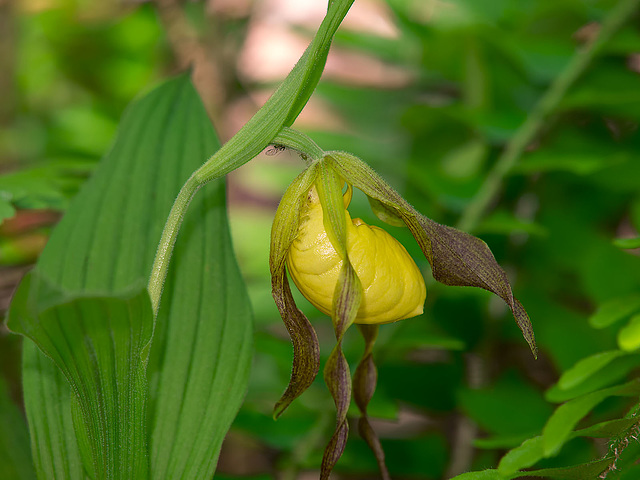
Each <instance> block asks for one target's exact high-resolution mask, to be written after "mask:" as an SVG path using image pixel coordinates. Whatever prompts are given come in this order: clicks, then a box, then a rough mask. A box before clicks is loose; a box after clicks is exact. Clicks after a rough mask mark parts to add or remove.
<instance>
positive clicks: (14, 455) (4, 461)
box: [0, 377, 36, 480]
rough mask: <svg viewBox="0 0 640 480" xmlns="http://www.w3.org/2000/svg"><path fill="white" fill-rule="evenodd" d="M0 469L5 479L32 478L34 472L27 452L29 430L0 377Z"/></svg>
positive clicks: (21, 479)
mask: <svg viewBox="0 0 640 480" xmlns="http://www.w3.org/2000/svg"><path fill="white" fill-rule="evenodd" d="M0 471H1V472H2V478H4V479H5V480H33V479H35V478H36V472H35V470H34V468H33V462H32V460H31V455H30V453H29V432H28V430H27V424H26V422H25V419H24V417H23V415H22V413H21V412H20V411H19V409H18V407H17V406H16V405H15V404H14V403H13V402H12V400H11V398H10V396H9V389H8V386H7V384H6V382H5V381H4V379H3V378H2V377H0Z"/></svg>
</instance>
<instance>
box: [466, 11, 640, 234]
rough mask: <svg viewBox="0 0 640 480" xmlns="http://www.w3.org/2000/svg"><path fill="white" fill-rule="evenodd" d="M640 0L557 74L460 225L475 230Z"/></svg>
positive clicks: (613, 15) (613, 16) (610, 19)
mask: <svg viewBox="0 0 640 480" xmlns="http://www.w3.org/2000/svg"><path fill="white" fill-rule="evenodd" d="M639 2H640V0H621V1H620V2H619V3H618V4H617V5H616V6H615V7H614V8H613V9H612V10H611V12H610V13H609V14H608V16H607V17H606V18H605V19H604V21H603V22H602V26H601V27H600V32H599V33H598V35H597V36H596V38H595V39H593V40H592V41H591V43H589V44H588V45H587V46H586V47H584V48H582V49H581V50H579V51H578V52H577V53H576V54H575V55H574V56H573V58H572V59H571V61H570V62H569V63H568V64H567V66H566V67H565V68H564V70H563V71H562V72H561V73H560V75H558V77H556V79H555V80H554V82H553V83H552V84H551V85H550V87H549V89H548V90H547V91H546V92H545V93H544V95H543V96H542V98H540V100H539V101H538V103H537V104H536V105H535V106H534V108H533V111H532V112H531V114H530V115H529V116H528V117H527V119H526V120H525V122H524V123H523V124H522V125H521V126H520V128H519V129H518V130H517V131H516V133H515V135H514V136H513V137H512V138H511V140H510V141H509V143H508V144H507V146H506V147H505V149H504V151H503V152H502V155H501V156H500V157H499V158H498V160H497V161H496V163H495V165H494V166H493V168H492V169H491V171H490V172H489V175H488V176H487V178H486V180H485V181H484V183H483V184H482V186H481V187H480V190H478V192H477V193H476V195H475V196H474V198H473V199H472V200H471V202H470V203H469V205H468V206H467V208H466V210H465V211H464V212H463V214H462V217H461V218H460V221H459V222H458V228H460V229H461V230H466V231H469V230H473V229H474V228H475V227H476V226H477V224H478V223H479V222H480V220H481V219H482V217H483V215H484V214H485V213H486V211H487V209H488V208H489V205H490V204H491V202H492V200H493V199H494V198H495V196H496V194H497V192H498V190H499V189H500V186H501V185H502V181H503V180H504V177H505V176H506V175H507V174H508V173H509V172H510V171H511V169H512V168H513V167H514V165H515V164H516V163H517V162H518V160H519V159H520V157H521V156H522V154H523V153H524V151H525V149H526V148H527V146H528V145H529V144H530V143H531V141H532V140H533V139H534V137H535V136H536V135H537V134H538V132H539V131H540V129H541V127H542V126H543V124H544V122H545V120H546V119H547V117H548V116H549V115H550V114H551V113H552V112H553V111H554V110H556V109H557V107H558V105H559V104H560V102H561V101H562V99H563V98H564V96H565V95H566V93H567V91H568V90H569V88H570V87H571V86H572V85H573V84H574V83H575V81H576V80H577V79H578V78H579V77H580V75H582V74H583V73H584V71H585V70H586V69H587V67H588V66H589V64H590V63H591V62H592V61H593V59H594V58H595V56H596V55H597V54H598V53H599V51H600V50H601V49H602V47H603V46H604V44H605V43H606V42H607V41H609V39H610V38H611V37H612V36H613V34H614V33H615V32H616V31H617V30H618V29H619V28H620V27H621V26H622V25H623V23H624V22H625V21H626V20H627V19H628V18H629V17H630V16H631V15H632V14H633V13H634V11H635V10H636V8H637V6H638V3H639Z"/></svg>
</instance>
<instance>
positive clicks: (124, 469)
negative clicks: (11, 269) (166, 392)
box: [7, 270, 153, 479]
mask: <svg viewBox="0 0 640 480" xmlns="http://www.w3.org/2000/svg"><path fill="white" fill-rule="evenodd" d="M7 325H8V326H9V328H10V329H11V330H13V331H14V332H16V333H20V334H22V335H24V336H26V337H28V338H30V339H31V340H33V341H34V342H35V343H36V344H37V345H38V347H39V348H40V350H41V351H42V352H43V353H44V354H45V355H46V356H47V357H49V358H50V359H51V360H52V361H53V363H54V364H55V365H56V367H58V368H59V369H60V371H61V372H62V374H63V375H64V376H65V378H66V379H67V381H68V382H69V384H70V385H71V389H72V391H73V392H74V402H75V403H74V406H77V408H78V411H77V412H74V414H76V417H75V418H74V425H75V427H76V435H77V436H79V437H81V438H82V439H83V441H82V442H81V446H82V447H83V448H81V454H82V456H83V460H84V462H85V468H86V469H87V470H88V471H89V472H90V476H91V477H92V478H122V479H125V478H140V479H142V478H147V477H148V469H149V465H148V458H147V454H146V451H147V444H146V443H147V435H146V432H145V420H146V408H147V379H146V364H147V361H148V355H149V348H148V347H149V342H150V340H151V335H152V330H153V314H152V311H151V302H150V300H149V295H148V294H147V291H146V288H144V283H141V284H140V285H139V287H138V288H137V289H133V290H132V291H130V292H126V293H123V294H122V296H118V297H107V296H101V295H95V296H93V295H88V296H84V297H71V296H69V294H68V293H67V292H63V291H61V290H59V289H56V288H54V287H53V286H51V285H48V284H47V283H46V281H45V280H43V279H42V277H41V276H40V275H39V273H38V271H37V270H36V271H35V272H31V273H29V274H27V276H26V277H25V279H24V280H23V281H22V283H21V284H20V286H19V287H18V290H17V291H16V293H15V296H14V300H13V302H12V307H11V309H10V311H9V316H8V322H7ZM85 441H86V443H85ZM85 448H86V450H85Z"/></svg>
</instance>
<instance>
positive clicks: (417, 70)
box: [0, 0, 640, 479]
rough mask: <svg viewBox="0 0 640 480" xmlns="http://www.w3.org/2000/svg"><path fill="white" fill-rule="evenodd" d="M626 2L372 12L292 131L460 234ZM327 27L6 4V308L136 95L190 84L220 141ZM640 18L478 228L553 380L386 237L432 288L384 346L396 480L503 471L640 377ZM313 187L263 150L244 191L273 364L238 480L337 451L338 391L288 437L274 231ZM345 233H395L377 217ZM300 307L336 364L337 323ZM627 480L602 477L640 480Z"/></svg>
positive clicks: (2, 290)
mask: <svg viewBox="0 0 640 480" xmlns="http://www.w3.org/2000/svg"><path fill="white" fill-rule="evenodd" d="M616 3H618V2H615V1H609V0H518V1H516V0H490V1H488V0H449V1H445V0H386V1H384V0H356V2H355V5H354V7H353V9H352V11H351V12H350V13H349V15H348V16H347V20H346V21H345V23H344V26H343V28H342V29H341V30H340V31H339V32H338V34H337V36H336V40H335V44H334V50H333V51H332V54H331V55H330V57H329V60H328V63H327V69H326V75H325V77H324V80H323V82H321V84H320V86H319V88H318V89H317V91H316V94H315V96H314V97H313V99H312V101H311V102H310V104H309V105H308V107H307V109H306V110H305V111H304V112H303V114H302V115H301V117H300V118H299V121H298V122H297V123H296V126H297V127H298V128H300V129H301V130H303V131H305V132H306V133H308V134H309V135H310V136H311V137H312V138H313V139H314V140H315V141H316V142H317V143H318V144H319V145H320V146H321V147H323V148H324V149H327V150H330V149H332V150H335V149H343V150H347V151H350V152H352V153H354V154H356V155H358V156H359V157H361V158H362V159H364V160H365V161H367V162H368V163H369V164H371V165H372V166H373V167H374V168H375V169H377V170H378V171H379V172H380V173H381V174H382V175H383V176H384V177H385V178H387V179H388V180H389V181H390V182H391V183H392V184H393V185H394V186H395V187H396V188H397V189H398V190H399V191H400V192H401V193H402V194H403V195H404V196H405V198H407V199H408V200H409V201H410V202H411V203H412V204H413V205H414V206H415V207H416V208H417V209H418V210H420V211H421V212H422V213H424V214H426V215H427V216H429V217H430V218H433V219H434V220H436V221H438V222H441V223H446V224H449V225H455V224H456V223H457V222H458V221H459V219H460V217H461V215H463V213H464V212H465V210H466V209H468V208H469V205H470V204H471V203H472V201H473V199H474V195H476V193H477V192H478V190H479V189H480V188H481V186H482V185H483V182H485V179H486V177H487V174H488V172H489V171H490V170H491V168H492V166H493V165H494V164H495V162H496V161H497V159H498V158H499V157H500V155H501V153H502V152H503V150H504V148H505V145H507V143H508V142H509V140H510V139H511V138H513V136H514V135H515V134H516V133H517V132H518V129H519V128H520V127H521V126H522V124H523V123H524V122H525V121H526V120H527V118H528V116H529V115H530V114H531V111H532V110H533V109H534V106H535V105H536V103H537V102H538V100H539V99H540V98H541V97H542V96H543V95H544V93H545V92H546V91H547V90H548V89H549V88H550V86H551V85H552V84H553V82H554V80H555V79H557V78H558V76H559V75H561V73H562V72H563V70H564V69H565V68H566V66H567V65H568V64H569V63H570V61H571V59H572V58H573V57H574V56H575V55H576V54H577V52H579V51H580V50H581V49H584V48H588V45H589V43H590V42H591V41H592V40H593V38H594V36H596V35H597V34H598V30H599V26H600V23H601V22H602V21H603V19H604V18H606V17H607V15H608V14H609V13H610V12H611V10H612V8H613V7H614V5H616ZM325 8H326V2H325V1H324V0H304V1H302V0H297V1H291V0H290V1H286V0H243V1H233V0H226V1H223V0H210V1H194V2H185V3H182V2H180V3H177V2H176V3H174V2H172V1H158V2H157V4H154V3H150V2H140V1H113V0H109V1H106V2H96V1H95V0H75V1H74V0H23V1H18V0H1V1H0V71H1V72H2V73H1V74H0V92H1V93H0V219H4V221H3V223H2V224H1V226H0V308H1V309H2V310H3V311H4V310H5V309H6V307H7V305H8V302H9V299H10V295H11V293H12V291H13V288H14V287H15V285H16V284H17V282H18V281H19V279H20V278H21V276H22V274H24V272H25V271H26V270H27V269H28V268H29V266H30V265H32V264H33V263H34V262H35V260H36V259H37V256H38V253H39V251H40V250H41V249H42V247H43V246H44V244H45V243H46V239H47V236H48V232H49V231H50V229H51V228H52V227H53V226H54V225H55V223H56V221H57V220H58V219H59V217H60V215H61V214H63V213H64V210H65V208H66V206H67V205H68V202H69V200H70V199H71V198H72V197H73V196H74V194H75V193H76V192H77V191H78V189H79V188H80V187H81V185H82V183H83V181H84V180H85V179H86V178H87V177H88V176H89V175H90V174H91V171H92V169H93V168H94V166H95V165H96V163H97V162H98V160H99V159H100V157H101V156H102V155H103V154H104V153H105V152H106V151H107V150H108V148H109V145H110V142H111V140H112V138H113V136H114V134H115V131H116V129H117V125H118V121H119V117H120V115H121V114H122V111H123V109H124V108H125V106H126V105H127V104H128V103H129V102H130V101H131V100H132V99H133V98H134V97H135V96H136V95H137V94H139V93H140V92H141V91H146V90H148V89H149V88H150V87H151V86H153V85H154V84H155V83H157V82H159V81H160V80H162V79H164V78H166V77H167V76H170V75H172V74H174V73H177V72H180V71H182V70H184V69H186V68H189V67H190V65H191V68H192V71H193V74H194V82H195V83H196V86H197V87H198V89H199V91H200V92H201V94H202V97H203V101H204V102H205V105H206V107H207V109H208V111H209V112H210V114H211V117H212V120H213V122H214V125H215V126H216V128H217V129H218V132H219V133H220V136H221V138H222V139H223V140H226V139H228V138H229V137H230V136H231V135H232V134H233V133H234V132H235V131H236V130H237V129H238V128H239V127H240V126H241V125H242V124H243V123H244V122H245V121H246V120H247V119H248V118H249V117H250V115H251V114H252V113H253V112H254V111H255V110H256V109H257V107H258V106H259V105H260V104H261V103H262V102H263V101H264V100H265V98H266V96H267V94H268V93H270V92H271V91H273V89H274V88H275V86H276V85H277V83H278V81H279V80H281V79H282V78H284V76H285V75H286V74H287V73H288V70H289V69H290V68H291V67H292V66H293V64H294V63H295V61H296V59H297V57H298V56H299V55H300V54H301V53H302V50H303V49H304V47H305V46H306V43H307V42H308V41H309V39H310V38H311V35H312V34H313V32H314V30H315V28H316V27H317V25H318V24H319V21H320V19H321V17H322V14H323V12H324V10H325ZM639 20H640V15H639V14H638V12H637V11H636V12H635V13H634V14H633V15H631V16H630V18H629V19H628V21H627V22H626V23H625V24H624V26H622V27H621V28H620V29H619V31H618V32H617V33H616V34H615V35H614V37H613V38H612V39H611V40H610V41H609V42H607V43H606V45H604V47H603V48H602V50H601V51H600V52H599V53H598V55H597V57H596V58H595V59H594V60H593V61H592V62H591V63H590V65H589V66H588V67H587V68H586V70H585V71H584V73H583V74H582V75H581V76H580V77H579V78H578V80H577V81H576V83H575V84H574V85H573V86H572V87H571V88H570V89H569V91H568V92H567V94H566V95H564V96H563V97H562V98H561V99H560V101H559V102H558V104H557V105H556V108H554V112H553V114H552V115H551V116H549V117H548V118H547V119H545V121H544V122H543V124H542V125H541V128H540V129H539V130H538V131H537V134H536V135H535V136H534V137H533V139H532V141H531V142H529V144H528V146H527V148H526V151H525V152H524V153H523V155H521V156H520V157H519V159H518V161H517V163H516V165H515V167H514V168H512V169H511V170H510V171H509V173H508V174H507V175H506V177H505V179H504V181H503V182H502V184H501V188H500V189H499V190H498V195H497V197H496V198H495V200H494V201H493V202H492V203H491V204H490V208H489V209H488V212H487V213H486V215H483V216H482V217H481V218H479V219H478V222H476V224H475V225H474V226H473V227H474V230H473V232H472V233H474V234H477V235H478V236H480V237H481V238H482V239H483V240H485V241H486V242H487V243H488V244H489V246H490V247H491V249H492V250H493V252H494V254H495V256H496V258H497V260H498V262H499V263H500V264H501V265H502V266H503V267H505V269H506V270H507V272H508V274H509V276H510V279H511V281H512V285H513V289H514V293H515V295H516V296H517V297H518V298H519V299H520V300H521V301H522V303H523V304H524V305H525V307H526V309H527V311H528V312H529V315H530V316H531V319H532V322H533V325H534V329H535V333H536V338H537V341H538V345H539V347H540V358H539V359H538V360H537V361H536V360H534V359H533V358H532V356H531V354H530V352H529V349H528V347H527V345H526V343H525V342H524V341H523V339H522V337H521V334H520V332H519V330H518V328H517V326H516V325H515V323H514V322H513V319H512V318H511V316H510V314H509V312H508V310H507V308H506V307H505V306H504V305H503V304H502V302H501V300H499V299H497V298H493V297H492V296H491V295H489V294H487V293H486V292H483V291H479V290H476V289H465V288H452V287H444V286H441V285H437V284H435V282H434V281H433V280H432V279H431V274H430V272H429V266H428V263H427V262H426V260H425V259H424V258H423V257H422V255H421V253H420V250H419V248H418V246H417V245H416V244H415V241H414V240H413V239H412V237H411V235H410V234H409V232H408V231H405V230H401V229H398V228H394V227H388V226H386V227H385V228H386V229H387V230H388V231H391V232H392V233H393V234H394V235H396V236H397V237H398V238H399V239H400V240H401V241H402V243H403V244H404V245H405V246H406V248H407V249H408V250H409V252H410V253H411V254H412V255H413V256H414V258H415V259H416V261H417V263H418V265H419V266H420V268H421V269H422V270H423V272H424V273H425V277H426V279H427V288H428V294H427V305H426V308H425V313H424V314H423V315H422V316H420V317H417V318H414V319H411V320H406V321H403V322H399V323H397V324H393V325H387V326H384V327H382V329H381V332H380V338H379V341H378V344H377V346H376V350H375V359H376V363H377V364H378V367H379V381H378V389H377V391H376V394H375V396H374V398H373V400H372V403H371V407H370V414H371V415H372V416H373V417H375V423H374V426H375V428H376V429H377V431H378V432H379V434H380V436H381V438H382V443H383V446H384V448H385V451H386V455H387V463H388V466H389V469H390V471H391V474H392V475H393V476H394V478H411V479H444V478H451V477H452V476H454V475H456V474H458V473H461V472H463V471H467V470H480V469H484V468H490V467H495V466H496V465H497V463H498V461H499V459H500V457H501V456H502V455H503V454H504V452H505V451H506V450H508V449H509V448H512V447H515V446H517V445H519V444H520V443H521V442H522V441H523V440H524V439H526V438H529V437H531V436H533V435H537V434H539V433H540V431H541V429H542V427H543V426H544V424H545V422H546V420H547V419H548V418H549V416H550V415H551V413H552V412H553V410H554V408H555V405H556V404H557V403H558V402H561V401H564V400H566V399H569V398H573V397H575V396H577V395H580V394H582V393H585V392H588V391H592V390H594V389H597V388H600V387H604V386H608V385H612V384H615V383H620V382H622V381H624V380H627V379H630V378H635V377H636V376H637V375H638V371H639V370H638V368H639V367H640V354H638V349H639V348H640V316H639V315H638V311H640V257H639V254H640V248H637V247H640V242H638V241H637V237H638V231H639V230H640V134H639V132H638V124H639V122H640V27H639V25H640V23H639ZM204 160H205V159H203V161H204ZM302 168H303V164H302V162H300V160H299V159H298V158H296V156H295V155H294V154H292V153H289V152H281V153H277V154H274V152H270V151H268V152H266V153H265V154H263V155H261V156H260V157H258V158H257V159H255V160H254V161H253V162H251V163H250V164H248V165H246V166H244V167H242V168H240V169H239V170H237V171H236V172H233V173H232V174H231V175H230V176H229V183H228V196H229V210H230V218H231V223H232V230H233V232H232V233H233V237H234V243H235V248H236V252H237V255H238V258H239V261H240V264H241V268H242V271H243V274H244V276H245V279H246V281H247V283H248V286H249V291H250V295H251V299H252V303H253V308H254V311H255V317H256V336H255V340H256V352H255V361H254V367H253V373H252V379H251V383H250V387H249V391H248V393H247V397H246V401H245V404H244V406H243V407H242V409H241V411H240V413H239V415H238V417H237V419H236V422H235V424H234V427H233V428H232V430H231V432H230V434H229V436H228V439H227V441H226V443H225V446H224V447H223V451H222V455H221V459H220V464H219V470H218V472H219V475H220V476H221V478H226V477H234V478H235V477H242V478H272V477H274V476H278V478H284V479H293V478H315V477H317V469H318V466H319V464H320V461H321V455H322V449H323V448H324V444H325V442H326V440H327V439H328V438H329V436H330V434H331V431H332V427H333V425H332V422H333V417H332V415H333V411H334V408H333V403H332V401H331V398H330V396H329V393H328V392H327V390H326V388H325V386H324V384H323V382H322V380H321V379H318V380H317V381H316V382H315V383H314V385H313V386H312V388H311V389H310V390H309V391H308V392H306V393H305V394H304V395H303V396H302V397H301V398H300V399H299V400H297V401H296V402H295V403H294V404H293V405H292V407H291V408H290V409H289V410H288V411H287V412H286V414H284V415H283V416H282V417H281V419H280V420H278V421H277V422H274V421H273V420H272V418H271V409H272V407H273V404H274V403H275V401H276V400H277V399H278V398H279V396H280V395H281V393H282V391H283V390H284V388H285V386H286V385H287V383H288V380H289V374H290V364H291V346H290V343H289V340H288V336H287V334H286V331H285V329H284V327H283V326H282V322H281V320H280V318H279V316H278V313H277V310H276V308H275V305H274V304H273V302H272V300H271V295H270V277H269V268H268V248H269V232H270V225H271V221H272V218H273V214H274V212H275V208H276V206H277V203H278V200H279V198H280V196H281V195H282V193H283V192H284V190H285V189H286V186H287V185H288V183H289V182H290V181H291V180H292V179H293V178H294V177H295V175H296V174H297V173H298V172H299V171H301V169H302ZM351 213H352V216H353V217H354V218H355V217H358V216H359V217H361V218H363V219H364V220H365V221H367V222H368V223H373V224H378V225H380V222H379V221H378V220H377V219H375V217H374V216H373V215H372V213H371V212H370V210H369V208H368V204H367V201H366V198H365V197H364V196H363V195H356V196H355V197H354V201H353V203H352V207H351ZM296 293H297V292H296ZM296 298H297V300H298V301H299V305H301V308H302V310H303V311H304V312H305V313H306V314H307V315H308V316H309V318H310V319H311V320H312V322H313V323H314V325H315V327H316V329H317V331H318V334H319V337H320V340H321V345H322V347H323V355H324V356H325V357H324V358H326V355H328V354H329V352H330V350H331V347H332V342H333V332H332V327H331V323H330V321H329V320H328V319H327V318H326V317H323V316H322V315H321V314H320V313H319V312H317V311H315V310H314V309H313V307H311V305H310V304H308V303H307V302H306V301H305V300H304V299H303V298H302V297H301V296H300V295H298V296H297V297H296ZM603 312H604V313H603ZM611 312H613V313H611ZM594 315H595V317H594ZM598 315H600V317H598ZM603 315H604V316H605V317H606V321H604V322H600V323H598V318H603V317H602V316H603ZM596 327H599V328H596ZM350 333H352V335H349V336H348V338H347V342H346V345H345V353H346V355H347V357H348V359H349V360H350V361H352V362H354V363H353V364H352V365H355V362H357V360H358V359H359V356H360V355H361V352H362V348H363V346H362V343H361V340H360V339H359V338H358V336H357V335H356V334H355V333H353V332H350ZM20 341H21V340H20V338H18V337H17V336H11V335H9V334H8V332H7V331H6V329H4V327H0V373H1V375H2V378H1V381H2V383H3V384H6V386H7V391H8V393H9V396H10V398H11V399H12V400H13V403H14V404H15V406H18V408H20V397H21V393H20V373H19V371H20V367H19V362H20V360H19V359H20ZM606 351H618V352H619V353H618V354H616V356H615V358H613V359H612V360H611V361H610V362H609V363H607V364H606V365H605V366H604V367H603V368H602V369H600V370H597V371H595V373H594V374H593V375H591V376H590V377H589V378H588V379H587V380H588V381H587V380H585V381H578V382H574V384H571V385H569V387H567V385H566V384H565V385H564V387H565V388H561V386H558V385H557V384H556V382H557V381H558V379H559V378H560V376H561V375H562V374H563V373H564V372H566V371H568V370H570V369H571V367H572V366H574V364H575V363H576V362H578V361H579V360H581V359H583V358H585V357H589V356H591V355H594V354H597V353H599V352H606ZM633 402H634V399H627V398H625V399H619V398H616V399H609V400H607V401H605V402H604V403H602V404H600V405H599V406H598V407H597V408H596V409H595V410H594V411H593V412H592V413H591V415H590V417H589V418H588V419H587V421H586V423H585V425H586V424H592V423H594V422H596V421H603V420H608V419H614V418H620V417H621V416H624V414H625V412H626V411H627V410H628V409H629V407H630V406H631V405H633ZM6 408H13V406H12V407H9V406H7V407H6ZM355 413H356V412H354V414H355ZM354 416H355V415H354ZM355 430H356V428H353V429H352V432H353V433H352V435H351V438H350V440H349V444H348V445H347V448H346V451H345V454H344V456H343V458H342V459H341V460H340V462H339V463H338V465H337V467H336V474H337V475H338V476H339V478H374V477H375V476H376V475H377V474H376V471H377V469H376V463H375V460H374V458H373V455H372V454H371V453H370V452H369V451H368V450H367V447H366V445H365V443H364V442H363V441H362V440H361V439H360V438H359V437H358V435H357V434H356V433H355ZM607 448H608V447H607V443H606V439H605V440H593V439H585V438H577V439H574V440H572V441H570V442H569V443H567V444H566V445H565V447H564V448H563V449H562V450H561V451H560V453H559V454H558V455H557V456H556V457H554V458H550V459H546V460H544V461H542V462H541V463H540V464H539V465H538V466H539V467H553V466H566V465H573V464H578V463H581V462H586V461H589V460H591V459H595V458H599V457H601V456H602V455H604V454H606V453H607ZM635 455H636V457H637V455H638V451H637V450H636V454H635ZM632 460H633V458H632ZM629 463H630V464H631V463H633V461H629ZM1 468H2V467H0V469H1ZM0 471H1V470H0ZM630 471H631V470H630ZM633 472H635V474H637V475H638V476H633V475H634V473H633ZM614 475H616V474H615V473H614V474H612V475H610V476H609V477H607V478H629V479H632V478H640V472H638V470H637V468H636V469H635V470H633V471H632V473H630V474H628V475H631V476H628V477H624V471H622V473H619V474H618V475H619V476H614ZM0 476H1V475H0Z"/></svg>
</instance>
